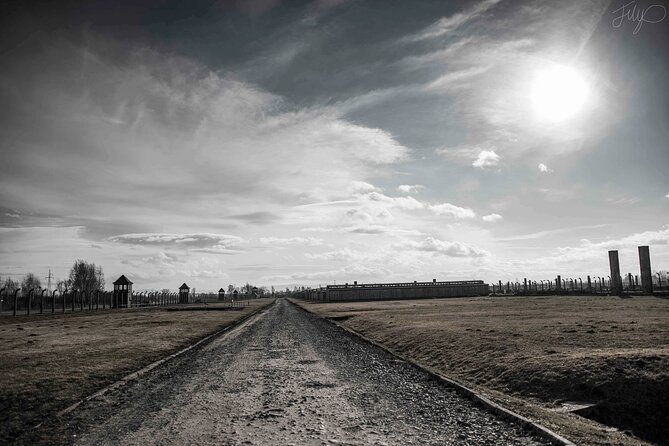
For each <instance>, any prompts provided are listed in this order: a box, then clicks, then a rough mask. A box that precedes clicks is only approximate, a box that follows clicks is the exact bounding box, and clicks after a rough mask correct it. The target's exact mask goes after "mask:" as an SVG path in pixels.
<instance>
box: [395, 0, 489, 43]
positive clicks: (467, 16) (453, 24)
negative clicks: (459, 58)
mask: <svg viewBox="0 0 669 446" xmlns="http://www.w3.org/2000/svg"><path fill="white" fill-rule="evenodd" d="M499 2H500V0H486V1H482V2H479V3H476V4H475V5H474V6H472V7H470V8H469V9H466V10H464V11H461V12H458V13H455V14H453V15H451V16H448V17H443V18H441V19H439V20H437V21H436V22H435V23H433V24H432V25H430V26H429V27H427V28H426V29H424V30H422V31H421V32H419V33H417V34H414V35H412V36H409V37H407V38H406V40H407V41H419V40H425V39H433V38H435V37H442V36H444V35H446V34H449V33H451V32H453V31H455V30H457V29H458V28H460V27H461V26H463V25H465V24H467V23H469V22H471V21H472V20H474V19H475V18H477V17H479V16H481V15H482V14H484V13H485V12H486V11H488V10H489V9H490V8H492V7H493V6H495V5H496V4H497V3H499Z"/></svg>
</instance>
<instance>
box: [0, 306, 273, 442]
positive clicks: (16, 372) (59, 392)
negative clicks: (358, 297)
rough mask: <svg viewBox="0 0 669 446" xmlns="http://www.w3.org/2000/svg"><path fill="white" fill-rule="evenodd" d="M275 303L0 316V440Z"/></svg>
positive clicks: (20, 431) (4, 439) (40, 421)
mask: <svg viewBox="0 0 669 446" xmlns="http://www.w3.org/2000/svg"><path fill="white" fill-rule="evenodd" d="M270 303H271V299H257V300H252V301H250V302H249V305H248V306H247V305H244V306H243V307H235V308H232V309H231V308H229V305H222V304H208V305H187V306H171V307H153V308H137V309H135V308H133V309H127V310H126V309H124V310H106V311H103V310H100V311H83V312H76V313H66V314H60V313H56V314H45V315H39V314H37V315H31V316H29V317H26V316H20V317H16V318H13V317H1V318H0V444H6V443H9V442H11V441H13V440H14V439H15V438H16V437H17V436H20V435H23V434H25V432H26V431H27V430H29V429H31V428H32V427H34V426H36V425H37V424H39V423H42V422H44V421H45V420H47V419H48V418H49V417H52V416H54V414H55V413H57V412H58V411H60V410H63V409H64V408H66V407H68V406H69V405H71V404H73V403H75V402H77V401H79V400H81V399H82V398H85V397H87V396H88V395H90V394H92V393H94V392H96V391H98V390H100V389H101V388H103V387H105V386H107V385H109V384H111V383H113V382H115V381H116V380H118V379H120V378H122V377H124V376H126V375H128V374H129V373H132V372H134V371H136V370H139V369H141V368H143V367H145V366H146V365H148V364H150V363H152V362H154V361H156V360H158V359H160V358H163V357H165V356H168V355H170V354H172V353H174V352H176V351H179V350H181V349H182V348H184V347H186V346H189V345H191V344H193V343H194V342H196V341H198V340H199V339H202V338H204V337H205V336H207V335H209V334H211V333H215V332H217V331H218V330H221V329H222V328H224V327H226V326H229V325H230V324H234V323H235V321H237V320H239V319H241V318H243V317H245V316H247V315H248V314H250V313H252V312H253V311H256V310H258V309H259V308H260V307H262V306H265V305H268V304H270ZM172 310H181V311H172ZM205 310H207V311H205ZM212 310H213V311H212Z"/></svg>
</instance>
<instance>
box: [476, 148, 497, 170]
mask: <svg viewBox="0 0 669 446" xmlns="http://www.w3.org/2000/svg"><path fill="white" fill-rule="evenodd" d="M499 160H500V156H499V155H498V154H496V153H495V151H494V150H481V152H480V153H479V156H478V158H476V159H475V160H474V162H473V163H472V166H474V167H478V168H480V169H485V168H486V167H493V166H497V165H498V164H499Z"/></svg>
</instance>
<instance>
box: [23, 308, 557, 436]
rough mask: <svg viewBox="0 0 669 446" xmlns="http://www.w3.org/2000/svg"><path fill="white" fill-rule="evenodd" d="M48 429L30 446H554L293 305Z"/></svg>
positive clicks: (258, 318)
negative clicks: (66, 445) (45, 445)
mask: <svg viewBox="0 0 669 446" xmlns="http://www.w3.org/2000/svg"><path fill="white" fill-rule="evenodd" d="M45 428H46V429H44V430H42V433H41V434H39V435H38V434H35V435H34V436H33V437H32V438H26V440H28V441H36V442H43V443H50V444H64V443H74V444H77V445H81V446H84V445H115V444H124V445H152V444H156V445H157V444H160V445H172V444H174V445H177V444H193V445H214V444H216V445H218V444H225V445H252V444H256V445H289V444H295V445H322V444H348V445H363V444H364V445H367V444H372V445H407V444H417V445H418V444H420V445H466V444H471V445H499V444H505V445H541V444H546V443H545V440H543V439H541V438H537V437H535V436H533V434H532V433H530V432H527V431H524V430H523V429H522V428H521V427H519V426H516V425H514V424H513V423H511V422H509V421H506V420H503V419H500V418H498V417H497V416H496V415H494V414H492V413H490V412H488V411H486V410H485V409H483V408H481V407H478V406H477V405H475V404H474V403H472V402H471V401H469V400H468V399H465V398H462V397H461V396H459V395H458V394H457V393H456V392H455V391H454V390H453V389H452V388H450V387H448V386H445V385H443V384H442V382H441V381H439V380H436V379H434V378H433V377H431V376H430V375H429V374H426V373H425V372H423V371H422V370H420V369H418V368H416V367H414V366H412V365H410V364H407V363H406V362H404V361H398V360H397V358H395V357H394V356H392V355H390V354H388V353H387V352H385V351H384V350H381V349H379V348H377V347H374V346H372V345H370V344H368V343H366V342H364V341H361V340H360V339H358V338H357V337H355V336H353V335H350V334H349V333H347V332H345V331H343V330H341V329H339V328H337V327H335V326H333V325H332V324H330V323H329V322H327V321H325V320H323V319H321V318H319V317H317V316H315V315H312V314H309V313H307V312H305V311H304V310H302V309H300V308H299V307H297V306H295V305H293V304H291V303H289V302H287V301H286V300H283V299H279V300H278V301H277V302H276V303H275V304H274V305H272V306H271V307H269V308H268V309H267V310H266V311H263V312H262V313H260V314H258V315H256V316H254V317H252V318H251V319H249V320H248V321H247V322H245V323H243V324H242V325H240V326H238V327H236V328H234V329H232V330H230V331H229V332H226V333H224V334H223V335H221V336H219V337H217V338H215V339H214V340H212V341H211V342H208V343H206V345H203V346H201V347H198V348H197V349H194V350H192V351H190V352H188V353H187V354H184V355H182V356H180V357H178V358H175V359H174V360H171V361H169V362H167V363H165V364H164V365H163V366H161V367H159V368H156V369H154V370H152V371H151V372H149V373H147V374H146V375H145V376H143V377H141V378H139V379H137V380H135V381H133V382H131V383H129V384H128V385H127V386H125V387H123V388H119V389H116V390H113V391H111V392H109V393H107V394H105V395H104V396H103V397H101V398H99V399H94V400H91V401H89V402H87V403H85V404H83V405H82V406H80V407H79V408H78V409H77V410H75V411H74V412H72V413H70V414H68V416H67V417H65V418H63V419H62V420H60V422H58V423H52V424H51V425H49V426H45ZM47 433H48V435H47Z"/></svg>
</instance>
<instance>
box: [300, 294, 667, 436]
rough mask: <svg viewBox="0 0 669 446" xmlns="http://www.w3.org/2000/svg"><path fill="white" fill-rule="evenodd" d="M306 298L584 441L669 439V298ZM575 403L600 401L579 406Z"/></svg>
mask: <svg viewBox="0 0 669 446" xmlns="http://www.w3.org/2000/svg"><path fill="white" fill-rule="evenodd" d="M298 303H300V304H301V305H303V306H304V307H305V308H307V309H308V310H310V311H313V312H316V313H319V314H321V315H323V316H325V317H328V318H332V319H334V320H335V321H337V322H338V323H340V324H343V325H344V326H346V327H348V328H350V329H353V330H355V331H356V332H359V333H361V334H362V335H364V336H365V337H367V338H368V339H370V340H373V341H375V342H377V343H379V344H382V345H384V346H385V347H387V348H388V349H390V350H391V351H393V352H395V353H397V354H399V355H401V356H404V357H407V358H411V359H413V360H414V361H416V362H418V363H420V364H421V365H423V366H425V367H427V368H429V369H432V370H434V371H436V372H438V373H441V374H443V375H445V376H448V377H450V378H453V379H455V380H456V381H458V382H461V383H463V384H465V385H467V386H469V387H471V388H474V389H476V390H477V391H479V392H481V393H483V394H485V395H487V396H489V397H491V399H493V400H495V401H497V402H499V403H501V404H503V405H505V406H506V407H509V408H511V409H513V410H515V411H517V412H519V413H521V414H523V415H525V416H528V417H529V418H531V419H534V420H536V421H539V422H540V423H541V424H543V425H545V426H547V427H549V428H550V429H552V430H554V431H556V432H558V433H559V434H561V435H563V436H565V437H567V438H569V439H571V440H572V441H574V442H575V443H576V444H592V445H611V444H615V445H641V444H647V443H646V442H644V441H642V440H639V439H638V438H639V437H643V438H645V439H646V440H649V441H652V442H656V443H659V444H669V443H667V441H668V440H667V439H668V438H669V423H668V422H667V421H668V417H669V300H667V299H661V298H655V297H634V298H617V297H592V296H562V297H557V296H551V297H481V298H458V299H440V300H411V301H385V302H355V303H324V304H322V303H321V304H319V303H307V302H302V301H298ZM569 403H589V404H594V406H593V407H591V408H589V409H584V410H583V411H582V412H580V413H581V414H582V415H583V416H579V415H577V414H576V413H573V412H567V410H568V409H569V408H570V407H572V406H570V405H569ZM586 417H587V418H586ZM592 420H598V421H600V422H601V424H600V423H598V422H595V421H592ZM610 426H616V427H618V428H619V429H618V430H616V429H613V428H611V427H610ZM631 433H633V434H634V436H632V435H631Z"/></svg>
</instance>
